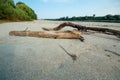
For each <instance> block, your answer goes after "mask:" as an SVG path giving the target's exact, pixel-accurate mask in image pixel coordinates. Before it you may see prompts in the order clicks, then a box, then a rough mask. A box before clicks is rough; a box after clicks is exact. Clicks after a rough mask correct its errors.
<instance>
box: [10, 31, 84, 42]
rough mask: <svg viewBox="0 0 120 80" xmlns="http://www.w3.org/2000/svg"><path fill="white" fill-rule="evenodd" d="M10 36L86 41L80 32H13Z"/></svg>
mask: <svg viewBox="0 0 120 80" xmlns="http://www.w3.org/2000/svg"><path fill="white" fill-rule="evenodd" d="M9 35H10V36H30V37H40V38H55V39H80V40H81V41H84V38H83V37H82V36H81V32H79V31H63V32H54V33H51V32H41V31H11V32H9Z"/></svg>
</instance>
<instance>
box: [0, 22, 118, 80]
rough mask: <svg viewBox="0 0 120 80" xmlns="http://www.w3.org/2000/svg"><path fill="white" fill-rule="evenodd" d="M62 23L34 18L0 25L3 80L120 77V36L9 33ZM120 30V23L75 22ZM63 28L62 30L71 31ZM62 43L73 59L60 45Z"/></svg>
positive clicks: (112, 79)
mask: <svg viewBox="0 0 120 80" xmlns="http://www.w3.org/2000/svg"><path fill="white" fill-rule="evenodd" d="M60 23H62V22H58V21H56V22H55V21H40V20H38V21H33V22H10V23H2V24H0V80H120V38H117V37H115V36H112V35H106V34H100V33H94V34H83V37H84V38H85V42H81V41H80V40H78V39H49V38H36V37H19V36H9V31H13V30H25V29H26V28H27V27H28V30H33V31H43V30H42V29H41V28H42V27H56V26H58V25H59V24H60ZM74 23H77V24H81V25H85V26H91V27H107V28H112V29H116V30H120V23H99V22H74ZM72 29H73V28H69V27H67V28H64V29H63V30H72ZM59 45H62V46H63V47H64V48H65V49H66V50H67V51H68V52H69V53H71V54H76V55H77V56H78V59H77V60H76V61H73V60H72V58H71V57H70V56H69V55H67V54H66V53H65V51H64V50H63V49H61V48H60V47H59Z"/></svg>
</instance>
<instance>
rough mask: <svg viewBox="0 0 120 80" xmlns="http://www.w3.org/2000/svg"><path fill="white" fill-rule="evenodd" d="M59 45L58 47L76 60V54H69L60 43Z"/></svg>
mask: <svg viewBox="0 0 120 80" xmlns="http://www.w3.org/2000/svg"><path fill="white" fill-rule="evenodd" d="M59 46H60V48H62V49H63V50H64V51H65V52H66V53H67V54H68V55H69V56H70V57H71V58H72V60H73V61H76V60H77V58H78V57H77V55H75V54H70V53H69V52H67V51H66V50H65V49H64V48H63V47H62V46H61V45H59Z"/></svg>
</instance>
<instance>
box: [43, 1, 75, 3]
mask: <svg viewBox="0 0 120 80" xmlns="http://www.w3.org/2000/svg"><path fill="white" fill-rule="evenodd" d="M71 1H73V0H43V2H58V3H63V2H71Z"/></svg>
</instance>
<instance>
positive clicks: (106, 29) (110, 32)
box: [42, 22, 120, 37]
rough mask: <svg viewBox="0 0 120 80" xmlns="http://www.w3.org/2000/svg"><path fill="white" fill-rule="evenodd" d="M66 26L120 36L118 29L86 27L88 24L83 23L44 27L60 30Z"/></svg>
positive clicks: (66, 23) (47, 29) (48, 29)
mask: <svg viewBox="0 0 120 80" xmlns="http://www.w3.org/2000/svg"><path fill="white" fill-rule="evenodd" d="M66 26H69V27H73V28H77V29H78V30H80V31H88V30H91V31H97V32H102V33H105V34H110V35H115V36H117V37H120V31H118V30H113V29H108V28H98V27H86V26H82V25H78V24H74V23H70V22H65V23H62V24H60V25H59V26H57V27H55V28H42V29H44V30H46V31H50V30H54V31H58V30H61V29H62V28H64V27H66Z"/></svg>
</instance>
